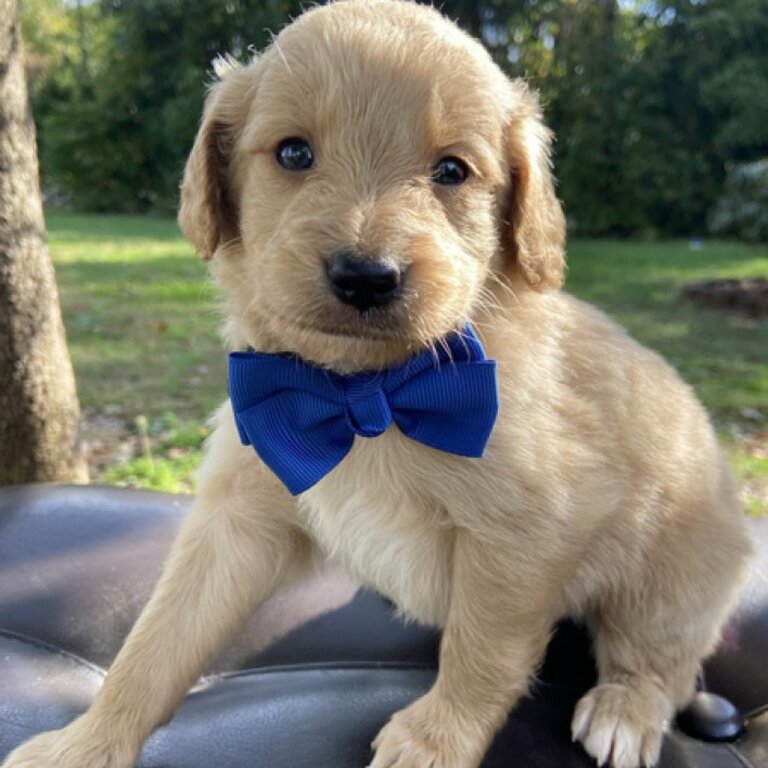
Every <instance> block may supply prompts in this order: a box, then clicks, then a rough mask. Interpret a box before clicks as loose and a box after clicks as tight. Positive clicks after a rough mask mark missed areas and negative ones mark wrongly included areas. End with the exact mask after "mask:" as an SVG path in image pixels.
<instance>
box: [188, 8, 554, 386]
mask: <svg viewBox="0 0 768 768" xmlns="http://www.w3.org/2000/svg"><path fill="white" fill-rule="evenodd" d="M548 139H549V137H548V133H547V131H546V130H545V129H544V128H543V127H542V125H541V123H540V122H539V116H538V107H537V103H536V100H535V98H534V97H533V96H532V95H531V94H530V93H529V92H528V91H527V89H526V88H525V87H524V86H522V85H521V84H514V83H510V82H509V81H508V80H507V78H506V77H505V76H504V75H503V74H502V73H501V72H500V71H499V70H498V69H497V68H496V67H495V65H494V64H493V63H492V62H491V60H490V58H489V57H488V55H487V54H486V53H485V51H484V50H483V49H482V48H481V47H480V46H479V44H477V43H476V42H474V41H473V40H471V39H470V38H468V37H467V36H465V35H464V34H463V33H461V32H460V31H459V30H458V29H457V28H456V27H455V26H454V25H452V24H451V23H449V22H447V21H446V20H444V19H443V18H441V17H440V16H439V15H438V14H437V13H436V12H434V11H432V10H430V9H425V8H423V7H421V6H418V5H415V4H411V3H403V2H394V1H393V0H373V1H372V2H371V1H369V2H365V0H351V1H350V2H340V3H335V4H333V5H330V6H325V7H321V8H317V9H315V10H313V11H311V12H309V13H307V14H305V15H304V16H302V17H301V18H300V19H299V20H298V21H297V22H295V23H294V24H292V25H291V26H289V27H288V28H286V29H285V30H284V31H283V32H282V33H281V34H280V36H279V37H278V38H277V40H276V42H275V43H274V44H273V45H272V46H271V47H270V48H269V49H268V50H267V51H266V52H265V53H264V54H263V55H262V56H261V57H260V58H259V59H258V60H256V61H254V62H252V63H251V64H250V65H248V66H247V67H245V68H242V69H241V68H231V69H229V70H228V71H227V72H225V73H223V75H222V77H221V79H220V81H219V82H218V83H217V84H216V86H214V88H213V90H212V92H211V94H210V96H209V99H208V102H207V105H206V112H205V115H204V119H203V124H202V126H201V129H200V133H199V135H198V138H197V141H196V143H195V147H194V148H193V151H192V155H191V156H190V160H189V162H188V165H187V170H186V173H185V179H184V184H183V187H182V209H181V214H180V221H181V224H182V228H183V229H184V231H185V233H186V234H187V236H188V237H189V238H190V240H191V241H192V242H193V243H194V244H195V245H196V246H197V247H198V249H199V250H200V251H201V252H202V253H203V255H204V256H206V257H208V258H210V257H214V256H215V258H214V275H215V276H216V277H217V279H218V282H219V283H220V285H221V286H222V287H223V289H224V292H225V297H226V302H227V316H228V322H229V335H230V337H231V341H232V342H233V343H234V344H237V345H241V344H246V343H247V344H250V345H252V346H254V347H256V348H258V349H265V350H270V351H278V350H279V351H289V352H293V353H296V354H298V355H299V356H301V357H303V358H305V359H307V360H311V361H313V362H316V363H318V364H321V365H325V366H328V367H332V368H335V369H336V370H339V371H354V370H360V369H366V368H375V367H381V366H386V365H388V364H391V363H393V362H396V361H399V360H402V359H404V358H405V357H407V356H408V355H410V354H412V353H413V352H415V351H417V350H419V349H421V348H424V347H425V346H429V345H431V344H434V343H436V342H437V341H438V340H439V339H440V338H441V337H442V336H444V335H445V334H446V333H448V332H450V331H451V330H453V329H456V328H458V327H460V326H461V325H462V324H464V323H465V322H467V321H468V320H470V319H471V318H472V317H473V316H474V315H475V314H476V312H477V311H478V307H479V306H480V305H481V304H482V303H483V301H484V293H485V291H487V290H488V285H489V281H492V280H493V277H492V275H495V277H496V278H497V279H499V277H500V273H504V274H505V275H506V276H507V277H509V278H511V279H512V280H513V281H514V280H516V279H518V280H519V279H522V280H523V282H526V283H527V284H529V285H531V286H534V287H536V288H539V289H541V288H548V287H551V286H553V285H556V284H559V282H560V279H561V274H562V268H563V262H562V237H563V233H562V229H563V226H562V213H561V211H560V206H559V204H558V203H557V200H556V198H555V196H554V192H553V189H552V182H551V178H550V175H549V167H548Z"/></svg>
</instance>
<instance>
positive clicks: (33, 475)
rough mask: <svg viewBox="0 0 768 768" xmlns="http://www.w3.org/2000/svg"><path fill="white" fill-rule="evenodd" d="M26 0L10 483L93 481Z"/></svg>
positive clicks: (10, 369)
mask: <svg viewBox="0 0 768 768" xmlns="http://www.w3.org/2000/svg"><path fill="white" fill-rule="evenodd" d="M79 421H80V408H79V405H78V402H77V392H76V390H75V377H74V373H73V372H72V364H71V362H70V360H69V355H68V352H67V346H66V339H65V335H64V325H63V323H62V320H61V311H60V310H59V298H58V292H57V290H56V281H55V278H54V274H53V265H52V264H51V261H50V259H49V257H48V249H47V247H46V242H45V223H44V220H43V209H42V203H41V200H40V186H39V182H38V167H37V149H36V146H35V130H34V124H33V122H32V116H31V114H30V109H29V103H28V99H27V88H26V82H25V79H24V66H23V56H22V48H21V33H20V31H19V24H18V20H17V16H16V0H0V485H5V484H11V483H25V482H32V481H48V480H61V481H85V480H87V471H86V468H85V463H84V461H83V457H82V453H81V450H80V441H79V438H78V431H79Z"/></svg>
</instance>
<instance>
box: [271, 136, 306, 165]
mask: <svg viewBox="0 0 768 768" xmlns="http://www.w3.org/2000/svg"><path fill="white" fill-rule="evenodd" d="M275 157H276V158H277V162H278V163H280V165H282V166H283V168H285V170H286V171H308V170H309V169H310V168H312V167H313V166H314V164H315V153H314V152H313V151H312V147H310V146H309V144H308V143H307V142H306V141H304V139H296V138H290V139H283V141H281V142H280V144H279V145H278V147H277V152H276V153H275Z"/></svg>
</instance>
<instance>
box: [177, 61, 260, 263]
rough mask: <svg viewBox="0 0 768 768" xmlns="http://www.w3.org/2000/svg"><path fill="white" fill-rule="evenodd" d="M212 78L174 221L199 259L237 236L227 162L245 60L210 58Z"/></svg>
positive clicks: (242, 105) (243, 108)
mask: <svg viewBox="0 0 768 768" xmlns="http://www.w3.org/2000/svg"><path fill="white" fill-rule="evenodd" d="M215 68H216V72H217V74H218V75H219V80H218V82H216V83H215V85H214V86H213V87H212V88H211V90H210V91H209V93H208V97H207V98H206V101H205V109H204V110H203V119H202V122H201V124H200V129H199V130H198V132H197V136H196V138H195V143H194V145H193V146H192V151H191V152H190V155H189V158H188V159H187V164H186V167H185V169H184V178H183V180H182V183H181V207H180V208H179V226H180V227H181V231H182V232H183V233H184V235H185V237H186V238H187V239H188V240H189V241H190V242H191V243H192V245H194V246H195V248H196V249H197V250H198V251H199V252H200V254H201V255H202V257H203V258H204V259H206V260H207V259H210V258H211V257H212V256H213V254H214V253H215V252H216V249H217V248H218V247H219V246H220V245H223V244H225V243H227V242H230V241H232V240H234V239H236V238H237V237H238V236H239V227H238V214H239V212H238V209H237V201H236V200H235V199H234V197H233V193H232V189H231V180H230V179H231V177H230V162H231V159H232V153H233V150H234V147H235V142H236V139H237V136H238V134H239V133H240V131H241V130H242V123H243V121H244V119H245V114H246V113H247V105H248V104H249V103H250V94H251V90H252V82H253V78H252V75H251V72H250V70H251V65H249V66H248V67H246V68H241V67H240V66H239V65H238V64H236V63H234V62H230V61H226V62H222V61H218V62H217V63H216V64H215Z"/></svg>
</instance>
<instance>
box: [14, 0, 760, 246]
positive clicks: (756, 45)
mask: <svg viewBox="0 0 768 768" xmlns="http://www.w3.org/2000/svg"><path fill="white" fill-rule="evenodd" d="M441 7H442V9H443V11H444V12H445V13H446V14H447V15H448V16H451V17H453V18H456V19H458V20H459V22H460V23H461V24H462V25H463V26H464V27H465V28H466V29H468V30H469V31H470V32H471V33H472V34H474V35H476V36H478V37H481V38H482V39H483V41H484V42H485V44H486V45H487V46H488V48H489V49H490V50H491V53H492V55H493V56H494V58H495V59H496V61H497V62H498V63H499V64H500V65H501V66H502V67H503V68H505V69H506V70H507V71H508V72H509V73H510V74H511V75H513V76H523V77H526V78H527V79H528V80H529V81H530V82H531V83H532V85H533V86H535V87H536V88H538V89H539V90H540V91H541V93H542V96H543V102H544V104H545V108H546V117H547V120H548V122H549V123H550V125H551V126H552V127H553V129H554V131H555V133H556V135H557V137H558V140H557V144H556V155H555V170H556V173H557V176H558V178H559V181H560V185H559V191H560V195H561V197H562V198H563V199H564V201H565V204H566V212H567V215H568V220H569V223H570V226H571V228H572V230H573V231H574V232H576V233H579V234H586V235H610V236H616V235H618V236H628V235H635V236H637V235H640V236H643V237H654V236H660V235H670V234H673V235H674V234H690V233H699V234H700V233H702V232H704V231H705V229H706V220H707V214H708V211H709V210H710V208H711V207H712V206H713V204H714V203H715V201H716V200H717V199H718V197H719V196H720V194H721V192H722V184H723V181H724V178H725V168H726V166H727V165H728V164H730V163H732V162H740V163H743V162H750V161H754V160H756V159H758V158H761V157H766V156H768V99H766V98H764V94H765V93H768V3H766V2H765V0H739V2H733V0H663V1H662V2H647V1H646V0H622V1H621V2H619V0H484V2H477V3H475V2H472V3H470V2H467V1H466V0H446V2H445V3H444V4H442V6H441ZM22 8H23V9H24V30H25V34H26V36H27V47H28V49H29V51H30V60H31V61H32V62H33V64H34V65H33V66H31V67H30V77H31V78H33V79H34V109H35V113H36V116H37V120H38V127H39V135H40V142H41V162H42V168H43V174H44V181H45V183H46V187H47V188H49V189H54V190H56V189H61V190H63V191H65V192H66V193H67V194H68V195H69V196H70V197H71V199H72V202H73V203H74V205H75V206H76V207H79V208H84V209H88V210H104V211H108V210H112V211H126V210H127V211H145V210H149V209H160V210H171V209H173V208H175V206H176V202H177V188H178V181H179V178H180V175H181V170H182V167H183V162H184V159H185V157H186V155H187V153H188V151H189V148H190V146H191V143H192V140H193V136H194V133H195V130H196V127H197V125H198V121H199V117H200V111H201V106H202V101H203V97H204V90H205V84H206V82H208V81H210V78H211V75H210V68H211V62H212V60H213V59H214V58H215V57H216V56H217V55H220V54H225V53H231V54H233V55H234V56H235V57H236V58H238V59H241V60H244V59H247V58H248V57H249V55H250V50H251V49H252V48H255V49H260V48H262V47H263V46H265V45H266V44H267V43H268V42H269V39H270V32H269V31H268V30H275V31H277V30H279V29H280V28H281V27H282V26H283V24H284V23H285V22H286V21H287V20H288V19H289V17H290V16H291V15H292V14H296V13H298V12H299V11H300V3H299V2H297V1H296V0H267V1H266V2H256V0H230V1H229V2H227V3H221V2H219V1H218V0H196V2H194V3H190V2H188V0H101V1H100V2H86V0H80V1H79V2H74V3H73V2H72V0H24V2H23V3H22Z"/></svg>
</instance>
